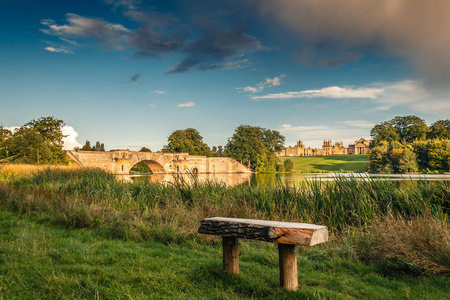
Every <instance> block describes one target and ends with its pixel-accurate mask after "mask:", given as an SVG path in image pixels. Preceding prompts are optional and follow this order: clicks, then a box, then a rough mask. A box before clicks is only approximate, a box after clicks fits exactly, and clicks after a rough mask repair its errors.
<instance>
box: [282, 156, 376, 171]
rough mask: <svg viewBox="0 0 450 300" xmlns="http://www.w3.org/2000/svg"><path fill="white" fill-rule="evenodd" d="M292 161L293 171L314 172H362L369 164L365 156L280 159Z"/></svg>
mask: <svg viewBox="0 0 450 300" xmlns="http://www.w3.org/2000/svg"><path fill="white" fill-rule="evenodd" d="M289 158H290V159H292V161H293V162H294V171H296V172H305V173H314V172H340V171H344V172H358V173H360V172H364V171H366V166H367V164H368V163H369V157H368V155H367V154H365V155H333V156H304V157H300V156H296V157H280V159H281V161H284V160H285V159H289Z"/></svg>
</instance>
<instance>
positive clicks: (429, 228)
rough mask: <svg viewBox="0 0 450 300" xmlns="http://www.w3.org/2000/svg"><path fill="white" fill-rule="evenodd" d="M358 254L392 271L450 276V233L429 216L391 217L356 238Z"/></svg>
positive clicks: (440, 223) (380, 221) (440, 222)
mask: <svg viewBox="0 0 450 300" xmlns="http://www.w3.org/2000/svg"><path fill="white" fill-rule="evenodd" d="M354 242H355V250H356V252H357V255H358V256H359V257H360V258H361V259H362V260H365V261H373V262H377V263H381V264H382V265H383V267H384V269H385V271H388V272H399V271H408V272H411V271H412V272H414V273H420V274H438V273H439V274H447V275H449V274H450V230H449V228H448V226H446V225H445V224H444V222H442V221H438V220H436V219H434V218H433V217H432V216H431V215H429V214H425V215H422V216H420V217H418V218H416V219H412V220H406V219H404V218H400V217H399V218H394V217H393V216H388V217H386V218H384V219H380V220H379V221H378V222H376V223H375V224H374V225H372V226H368V227H366V228H365V230H364V231H362V232H360V233H359V234H357V235H356V236H355V240H354Z"/></svg>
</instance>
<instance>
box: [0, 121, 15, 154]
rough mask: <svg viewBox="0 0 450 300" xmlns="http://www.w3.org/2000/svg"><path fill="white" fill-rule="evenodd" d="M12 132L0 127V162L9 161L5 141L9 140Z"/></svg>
mask: <svg viewBox="0 0 450 300" xmlns="http://www.w3.org/2000/svg"><path fill="white" fill-rule="evenodd" d="M11 136H12V132H11V131H10V130H8V129H6V128H3V126H1V125H0V162H7V161H9V160H10V156H9V151H10V149H8V142H7V140H8V139H9V138H11Z"/></svg>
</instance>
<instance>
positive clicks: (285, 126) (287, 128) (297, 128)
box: [279, 124, 330, 132]
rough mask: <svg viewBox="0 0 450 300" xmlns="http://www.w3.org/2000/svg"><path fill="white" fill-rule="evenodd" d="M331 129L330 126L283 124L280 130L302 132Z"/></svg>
mask: <svg viewBox="0 0 450 300" xmlns="http://www.w3.org/2000/svg"><path fill="white" fill-rule="evenodd" d="M327 129H330V127H328V126H294V127H293V126H292V125H290V124H283V125H281V127H280V129H279V131H280V132H289V131H291V132H302V131H312V130H327Z"/></svg>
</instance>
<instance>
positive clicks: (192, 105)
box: [177, 101, 195, 107]
mask: <svg viewBox="0 0 450 300" xmlns="http://www.w3.org/2000/svg"><path fill="white" fill-rule="evenodd" d="M194 106H195V103H194V102H192V101H189V102H186V103H180V104H178V105H177V107H194Z"/></svg>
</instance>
